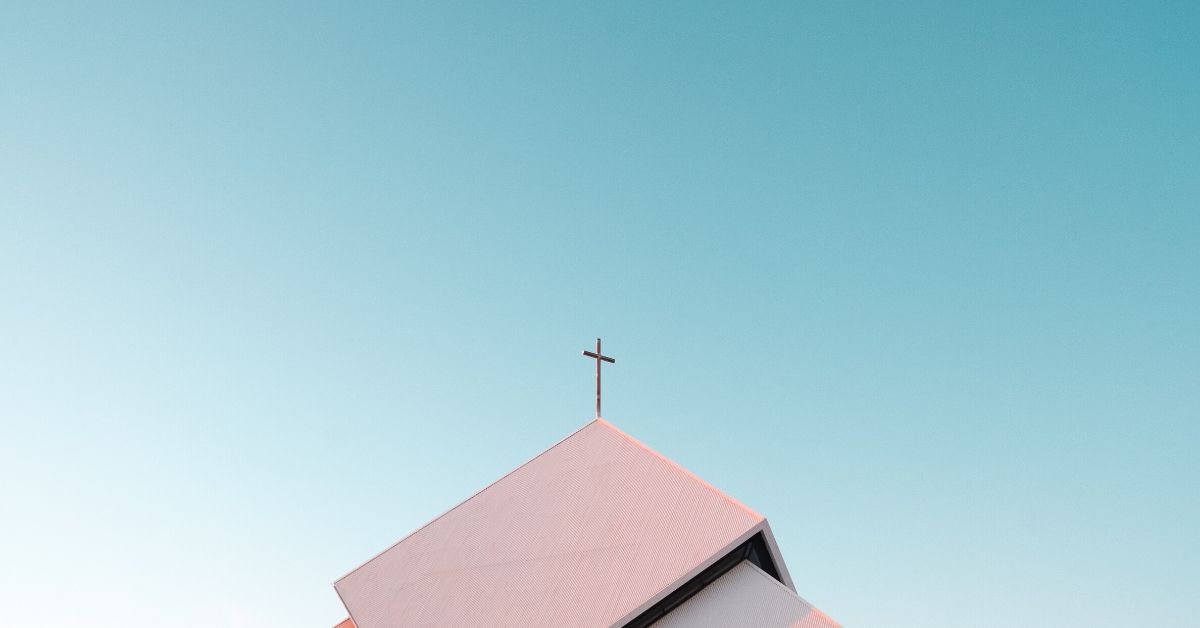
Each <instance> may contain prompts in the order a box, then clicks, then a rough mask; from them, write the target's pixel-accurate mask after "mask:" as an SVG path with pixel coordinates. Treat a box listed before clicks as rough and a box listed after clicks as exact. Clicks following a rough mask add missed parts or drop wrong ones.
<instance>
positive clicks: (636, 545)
mask: <svg viewBox="0 0 1200 628" xmlns="http://www.w3.org/2000/svg"><path fill="white" fill-rule="evenodd" d="M756 535H761V538H763V539H764V540H765V542H766V544H767V547H768V552H769V553H770V555H771V558H772V560H773V563H774V565H775V566H777V568H778V573H779V576H780V580H782V582H783V583H784V584H786V585H787V586H791V581H790V579H789V578H788V575H787V570H786V568H785V567H784V565H783V561H782V559H781V558H780V557H779V553H778V550H777V549H776V548H775V547H774V539H773V538H772V537H771V534H770V528H769V527H768V526H767V522H766V520H765V519H764V518H763V517H762V516H761V515H759V514H758V513H756V512H754V511H753V510H750V509H749V508H747V507H746V506H744V505H742V504H741V503H739V502H738V501H736V500H734V499H733V498H731V497H729V496H727V495H725V494H724V493H722V492H721V491H719V490H717V489H716V488H714V487H713V486H711V485H709V484H708V483H707V482H704V481H703V480H701V479H700V478H698V477H696V476H695V475H693V474H692V473H690V472H688V471H687V470H685V469H683V468H682V467H680V466H679V465H677V464H675V463H674V462H671V461H670V460H668V459H666V458H665V457H663V456H661V455H660V454H658V453H656V452H654V451H653V450H651V449H650V448H648V447H646V446H645V445H643V444H641V443H640V442H638V441H636V440H634V439H633V438H632V437H630V436H629V435H627V434H625V433H624V432H622V431H621V430H619V429H617V428H616V427H615V426H613V425H612V424H610V423H608V422H607V421H605V420H603V419H596V420H594V421H592V422H590V423H588V424H586V425H584V426H583V427H582V428H580V429H579V430H578V431H576V432H574V433H573V434H571V435H570V436H568V437H567V438H565V439H563V440H562V441H560V442H559V443H558V444H556V445H554V446H553V447H551V448H550V449H548V450H546V451H545V452H543V453H541V454H539V455H538V456H537V457H535V458H533V459H532V460H530V461H529V462H527V463H525V464H524V465H521V466H520V467H518V468H517V469H515V470H514V471H512V472H510V473H509V474H508V475H505V476H504V477H502V478H500V479H499V480H497V481H496V482H495V483H493V484H492V485H490V486H488V487H487V488H485V489H483V490H482V491H480V492H479V493H476V494H475V495H474V496H472V497H471V498H469V499H467V500H466V501H464V502H462V503H461V504H459V505H457V506H455V507H454V508H452V509H451V510H450V511H448V512H446V513H445V514H443V515H441V516H440V517H438V518H436V519H434V520H433V521H431V522H429V523H428V524H426V525H425V526H423V527H421V528H419V529H418V530H416V531H415V532H413V533H412V534H410V535H408V536H407V537H405V538H403V539H401V540H400V541H399V542H397V543H396V544H395V545H393V546H391V547H389V548H388V549H386V550H384V551H383V552H382V553H381V554H379V555H378V556H376V557H374V558H372V559H370V560H369V561H367V562H366V563H365V564H363V565H362V566H360V567H358V568H357V569H355V570H354V571H351V572H350V573H349V574H347V575H346V576H344V577H342V578H341V579H340V580H338V581H337V582H336V583H334V587H335V588H336V590H337V592H338V595H339V596H341V598H342V601H343V603H344V604H345V606H346V608H347V610H349V612H350V615H351V617H352V618H353V621H354V625H356V626H357V627H358V628H391V627H397V626H496V627H500V626H523V627H528V626H581V627H587V626H612V625H623V624H625V623H626V622H628V621H630V620H632V619H633V618H635V617H638V615H639V614H641V613H643V612H644V611H647V609H650V608H651V607H653V606H654V605H655V603H657V602H659V601H660V600H662V599H663V598H664V597H666V596H667V595H668V594H670V593H671V592H672V591H675V590H676V589H677V588H679V586H680V585H681V584H683V583H684V582H687V581H688V580H689V579H691V578H692V577H693V576H696V575H697V574H699V573H700V572H702V571H704V569H705V568H707V567H709V566H710V565H713V563H715V561H717V560H718V559H720V558H721V557H723V556H725V555H726V554H728V553H729V552H730V551H731V550H732V549H733V548H736V547H738V546H739V545H744V544H745V543H746V542H747V541H748V540H749V539H751V538H752V537H755V536H756ZM768 577H769V576H768ZM779 586H780V587H783V586H784V585H783V584H781V585H779ZM793 595H794V594H793ZM651 612H652V611H651ZM802 625H803V626H805V628H807V627H808V625H807V624H802ZM814 626H815V624H814Z"/></svg>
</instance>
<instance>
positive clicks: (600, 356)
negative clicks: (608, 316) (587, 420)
mask: <svg viewBox="0 0 1200 628" xmlns="http://www.w3.org/2000/svg"><path fill="white" fill-rule="evenodd" d="M583 355H586V356H587V357H589V358H595V359H596V418H597V419H598V418H600V363H601V362H608V363H609V364H616V362H617V361H616V360H614V359H613V358H610V357H608V356H606V355H604V354H603V353H600V339H599V338H597V339H596V352H595V353H592V352H591V351H584V352H583Z"/></svg>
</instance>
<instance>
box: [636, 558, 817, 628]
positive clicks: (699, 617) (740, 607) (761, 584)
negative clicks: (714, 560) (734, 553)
mask: <svg viewBox="0 0 1200 628" xmlns="http://www.w3.org/2000/svg"><path fill="white" fill-rule="evenodd" d="M728 626H754V627H755V628H839V626H840V624H838V623H837V622H835V621H833V620H832V619H830V618H829V616H828V615H826V614H824V613H822V612H821V611H819V610H817V609H815V608H813V607H812V605H811V604H809V603H808V602H805V601H804V600H803V599H801V598H800V596H798V595H796V593H795V592H794V591H792V590H791V589H789V588H787V587H785V586H783V585H782V584H780V583H779V581H778V580H776V579H774V578H772V577H771V576H769V575H767V573H766V572H764V571H763V570H761V569H759V568H758V567H756V566H755V565H754V564H753V563H751V562H750V561H742V562H741V563H738V565H737V566H736V567H734V568H733V569H730V570H729V571H727V572H725V575H723V576H721V577H720V578H717V579H716V580H714V581H713V582H712V583H711V584H709V585H708V586H707V587H705V588H703V589H701V590H700V592H699V593H697V594H696V595H694V596H692V597H690V598H688V600H687V601H686V602H684V603H683V604H680V605H679V606H678V607H676V608H675V609H674V610H672V611H671V612H670V613H667V614H666V615H665V616H663V618H662V619H660V620H658V621H657V622H655V623H654V628H727V627H728Z"/></svg>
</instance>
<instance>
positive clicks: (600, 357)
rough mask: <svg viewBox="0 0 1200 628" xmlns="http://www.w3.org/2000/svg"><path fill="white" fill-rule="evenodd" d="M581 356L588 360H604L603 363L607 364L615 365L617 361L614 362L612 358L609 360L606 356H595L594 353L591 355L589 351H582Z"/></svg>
mask: <svg viewBox="0 0 1200 628" xmlns="http://www.w3.org/2000/svg"><path fill="white" fill-rule="evenodd" d="M583 355H586V356H587V357H589V358H596V359H598V360H604V361H605V362H608V363H609V364H616V363H617V361H616V360H614V359H613V358H610V357H608V356H606V355H597V354H595V353H592V352H591V351H584V352H583Z"/></svg>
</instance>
